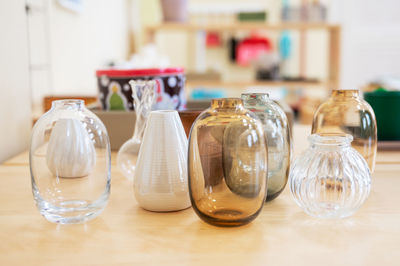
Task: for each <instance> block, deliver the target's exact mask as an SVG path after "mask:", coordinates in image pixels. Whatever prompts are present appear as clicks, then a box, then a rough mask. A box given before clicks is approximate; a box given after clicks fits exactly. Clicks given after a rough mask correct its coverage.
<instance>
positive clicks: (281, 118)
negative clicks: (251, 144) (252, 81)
mask: <svg viewBox="0 0 400 266" xmlns="http://www.w3.org/2000/svg"><path fill="white" fill-rule="evenodd" d="M242 100H243V104H244V107H245V108H246V109H248V110H250V111H252V112H253V113H254V114H255V115H256V116H257V117H258V118H259V119H260V121H261V123H262V124H263V128H264V134H265V136H266V138H267V144H268V185H267V188H268V189H267V199H266V201H270V200H273V199H275V198H276V197H278V196H279V194H281V192H282V191H283V189H284V188H285V186H286V183H287V180H288V175H289V167H290V155H291V134H290V128H289V122H288V119H287V117H286V114H285V112H284V111H283V110H282V108H281V107H280V106H279V105H278V104H277V103H275V102H274V101H273V100H271V99H270V98H269V95H268V93H243V94H242Z"/></svg>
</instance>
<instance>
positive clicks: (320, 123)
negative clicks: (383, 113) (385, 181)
mask: <svg viewBox="0 0 400 266" xmlns="http://www.w3.org/2000/svg"><path fill="white" fill-rule="evenodd" d="M312 133H313V134H314V133H318V134H325V133H327V134H335V133H336V134H350V135H352V136H353V142H352V144H351V145H352V147H353V148H355V149H356V150H357V151H358V152H359V153H361V155H362V156H363V157H364V158H365V160H366V161H367V163H368V166H369V168H370V170H371V173H372V172H373V171H374V168H375V157H376V150H377V145H378V144H377V128H376V120H375V114H374V110H373V109H372V108H371V106H370V105H369V104H368V103H367V102H366V101H364V100H363V99H361V98H360V95H359V91H358V90H333V91H332V96H331V97H330V98H329V99H328V100H327V101H326V102H325V103H323V104H321V105H320V106H319V107H318V109H317V111H316V112H315V114H314V119H313V123H312Z"/></svg>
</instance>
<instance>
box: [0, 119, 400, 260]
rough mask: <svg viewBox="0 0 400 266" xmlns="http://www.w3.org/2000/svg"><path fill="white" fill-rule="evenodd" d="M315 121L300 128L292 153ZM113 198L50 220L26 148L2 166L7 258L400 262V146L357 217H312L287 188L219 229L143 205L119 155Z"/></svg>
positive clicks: (0, 213) (1, 218)
mask: <svg viewBox="0 0 400 266" xmlns="http://www.w3.org/2000/svg"><path fill="white" fill-rule="evenodd" d="M308 133H309V128H308V127H305V126H298V125H296V126H295V128H294V144H295V154H298V153H299V152H300V151H301V150H302V149H304V148H306V147H307V146H308V143H307V140H306V135H307V134H308ZM113 157H114V160H113V162H114V163H113V165H112V166H113V168H112V184H111V196H110V201H109V204H108V206H107V208H106V209H105V211H104V212H103V213H102V214H101V215H100V216H99V217H98V218H96V219H94V220H92V221H90V222H88V223H86V224H78V225H57V224H52V223H50V222H48V221H47V220H45V219H44V218H43V217H42V216H40V214H39V212H38V210H37V209H36V206H35V204H34V201H33V197H32V192H31V181H30V174H29V164H28V153H26V152H25V153H22V154H21V155H18V156H16V157H14V158H12V159H10V160H8V161H7V162H5V163H4V164H3V165H1V166H0V182H1V186H0V238H1V241H0V265H144V264H151V265H308V266H310V265H400V162H399V161H400V152H399V151H397V152H392V153H387V152H379V153H378V160H377V166H376V171H375V173H374V174H373V183H372V190H371V194H370V196H369V198H368V200H367V201H366V203H365V204H364V205H363V206H362V208H361V209H360V210H359V211H358V212H357V213H356V214H355V215H354V216H352V217H350V218H346V219H341V220H319V219H316V218H312V217H309V216H307V215H306V214H304V213H303V212H302V210H301V209H300V208H299V207H297V205H296V204H295V203H294V201H293V200H292V198H291V195H290V192H289V189H288V187H286V189H285V191H284V192H283V193H282V195H281V196H280V197H278V198H277V199H275V200H274V201H272V202H271V203H267V204H266V205H265V207H264V209H263V211H262V212H261V214H260V216H259V217H258V218H257V219H255V220H254V221H253V222H252V223H250V224H248V225H246V226H242V227H237V228H220V227H214V226H211V225H208V224H206V223H204V222H202V221H201V220H200V219H199V218H198V217H197V216H196V214H195V213H194V212H193V210H192V209H191V208H190V209H187V210H184V211H180V212H172V213H154V212H148V211H145V210H143V209H141V208H140V207H139V206H138V205H137V203H136V201H135V198H134V195H133V188H132V183H131V182H129V181H128V180H126V179H125V178H124V177H123V176H122V175H121V174H120V173H119V172H118V170H117V167H116V165H115V154H113Z"/></svg>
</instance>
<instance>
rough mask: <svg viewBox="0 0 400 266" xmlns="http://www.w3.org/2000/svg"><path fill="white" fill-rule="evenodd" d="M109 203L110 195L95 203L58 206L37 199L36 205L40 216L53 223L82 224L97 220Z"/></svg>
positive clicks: (81, 202) (80, 201)
mask: <svg viewBox="0 0 400 266" xmlns="http://www.w3.org/2000/svg"><path fill="white" fill-rule="evenodd" d="M107 201H108V195H106V197H101V198H100V199H99V200H97V201H95V202H93V203H90V202H87V201H85V200H70V201H62V202H58V203H57V206H56V205H54V204H51V203H49V202H47V201H45V200H43V199H39V198H36V205H37V207H38V209H39V212H40V214H41V215H43V216H44V217H45V218H46V219H47V220H48V221H50V222H52V223H58V224H80V223H85V222H87V221H89V220H92V219H94V218H96V217H97V216H98V215H99V214H100V213H101V212H102V211H103V210H104V208H105V206H106V205H107Z"/></svg>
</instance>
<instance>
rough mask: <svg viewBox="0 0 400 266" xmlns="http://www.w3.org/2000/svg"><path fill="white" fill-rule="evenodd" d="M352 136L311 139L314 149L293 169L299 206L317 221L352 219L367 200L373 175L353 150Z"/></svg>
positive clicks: (292, 183) (292, 188) (293, 186)
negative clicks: (350, 217)
mask: <svg viewBox="0 0 400 266" xmlns="http://www.w3.org/2000/svg"><path fill="white" fill-rule="evenodd" d="M352 139H353V138H352V136H351V135H335V134H332V135H319V134H313V135H311V136H310V137H309V141H310V143H311V145H310V147H309V148H308V149H307V150H306V151H304V152H303V153H302V154H301V155H300V156H298V157H297V159H296V160H294V162H293V163H292V165H291V167H290V174H289V186H290V191H291V193H292V195H293V198H294V199H295V201H296V203H297V204H298V205H299V206H300V207H301V208H303V210H304V211H305V212H306V213H307V214H309V215H311V216H315V217H320V218H342V217H347V216H350V215H352V214H353V213H354V212H356V211H357V210H358V208H360V206H361V205H362V204H363V203H364V201H365V200H366V199H367V197H368V195H369V192H370V188H371V175H370V170H369V168H368V164H367V162H366V161H365V159H364V158H363V157H362V156H361V154H360V153H358V152H357V151H356V150H355V149H354V148H352V147H351V145H350V144H351V141H352Z"/></svg>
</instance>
